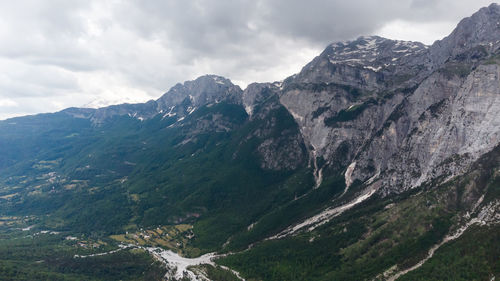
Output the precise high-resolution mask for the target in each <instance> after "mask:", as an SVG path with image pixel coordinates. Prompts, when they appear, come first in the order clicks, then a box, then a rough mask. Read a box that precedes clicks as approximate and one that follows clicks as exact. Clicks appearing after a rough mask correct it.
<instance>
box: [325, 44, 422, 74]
mask: <svg viewBox="0 0 500 281" xmlns="http://www.w3.org/2000/svg"><path fill="white" fill-rule="evenodd" d="M427 48H428V46H426V45H424V44H422V43H420V42H411V41H400V40H391V39H387V38H383V37H380V36H361V37H359V38H357V39H356V40H352V41H344V42H337V43H333V44H331V45H329V46H328V47H327V48H326V50H325V51H324V52H323V54H322V55H324V56H327V57H328V58H329V61H330V62H331V63H332V64H347V65H351V66H361V67H364V68H367V69H371V70H373V71H379V70H381V69H382V68H384V67H387V66H389V65H393V64H395V63H396V61H397V60H399V59H400V58H401V57H405V56H409V55H412V54H417V53H419V52H422V51H424V50H426V49H427Z"/></svg>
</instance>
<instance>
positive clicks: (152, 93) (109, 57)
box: [0, 0, 489, 119]
mask: <svg viewBox="0 0 500 281" xmlns="http://www.w3.org/2000/svg"><path fill="white" fill-rule="evenodd" d="M488 4H489V1H483V0H467V1H458V2H457V1H451V0H379V1H375V0H357V1H343V0H310V1H290V0H267V1H264V0H253V1H250V0H219V1H213V0H212V1H209V0H192V1H182V0H169V1H162V0H150V1H140V0H128V1H127V0H125V1H113V0H86V1H80V0H76V1H65V0H42V1H40V0H18V1H2V2H1V3H0V40H1V42H2V44H0V73H1V74H0V119H1V118H6V117H9V116H14V115H20V114H26V113H37V112H46V111H55V110H60V109H62V108H64V107H68V106H81V105H83V104H86V103H89V102H91V101H93V100H104V101H106V100H108V101H113V102H120V101H128V102H134V101H144V100H147V99H150V98H156V97H158V96H159V95H161V93H162V92H164V91H166V90H167V89H168V88H169V87H171V86H173V85H174V84H175V83H177V82H182V81H184V80H188V79H193V78H195V77H196V76H198V75H202V74H205V73H216V74H220V75H224V76H227V77H228V78H230V79H232V80H233V81H235V82H237V83H240V84H242V86H245V84H247V83H249V82H253V81H274V80H279V79H283V78H285V77H286V76H288V75H291V74H293V73H295V72H297V71H299V70H300V68H301V66H303V65H304V64H305V63H306V62H307V61H309V60H311V59H312V58H313V57H314V56H315V55H317V54H318V53H319V52H320V51H321V50H322V49H323V48H324V47H325V46H326V44H328V43H330V42H333V41H338V40H346V39H352V38H355V37H357V36H359V35H368V34H374V33H383V34H388V35H389V36H402V35H401V34H398V33H397V32H398V31H399V32H400V33H401V30H403V32H404V31H405V30H406V29H405V28H406V26H412V27H414V28H413V29H412V31H411V32H413V33H414V34H413V35H412V34H403V35H404V36H405V38H406V37H408V38H410V39H413V38H418V39H420V38H422V39H423V40H427V41H432V40H435V39H440V38H436V37H438V36H443V35H445V34H446V33H445V32H449V31H451V28H452V27H453V26H454V25H456V23H458V21H459V20H460V19H461V18H463V17H465V16H468V15H470V14H472V13H473V12H475V11H476V10H477V9H478V8H479V7H481V6H486V5H488ZM437 26H439V27H440V29H439V30H440V33H439V34H437V33H436V30H438V29H437V28H434V27H437ZM441 30H443V32H441ZM412 36H413V37H412ZM413 40H415V39H413Z"/></svg>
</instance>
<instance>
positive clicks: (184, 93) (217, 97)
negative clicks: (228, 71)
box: [157, 75, 242, 109]
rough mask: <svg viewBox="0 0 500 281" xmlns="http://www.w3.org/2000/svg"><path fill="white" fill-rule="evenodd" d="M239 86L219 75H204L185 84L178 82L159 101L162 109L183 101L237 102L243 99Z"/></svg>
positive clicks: (200, 104)
mask: <svg viewBox="0 0 500 281" xmlns="http://www.w3.org/2000/svg"><path fill="white" fill-rule="evenodd" d="M241 93H242V90H241V89H240V87H239V86H236V85H234V84H233V83H231V81H230V80H229V79H226V78H224V77H221V76H217V75H204V76H201V77H198V78H196V79H195V80H193V81H186V82H184V84H180V83H179V84H177V85H175V86H174V87H172V88H171V89H170V90H169V91H168V92H167V93H165V94H164V95H163V96H162V97H160V98H159V99H158V100H157V102H158V105H159V107H160V109H170V108H171V107H173V106H176V105H180V104H181V103H186V104H189V105H191V106H193V107H200V106H203V105H206V104H210V103H216V102H221V101H223V100H226V101H230V102H233V103H237V102H239V101H240V100H241Z"/></svg>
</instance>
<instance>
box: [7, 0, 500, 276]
mask: <svg viewBox="0 0 500 281" xmlns="http://www.w3.org/2000/svg"><path fill="white" fill-rule="evenodd" d="M499 76H500V6H499V5H497V4H491V5H490V6H489V7H485V8H482V9H480V10H479V11H478V12H476V13H474V14H473V15H472V16H471V17H468V18H465V19H463V20H462V21H460V23H459V24H458V25H457V27H456V28H455V30H454V31H453V32H452V33H451V34H450V35H449V36H447V37H445V38H443V39H442V40H439V41H436V42H435V43H434V44H432V45H431V46H427V45H424V44H422V43H418V42H408V41H398V40H390V39H386V38H382V37H378V36H362V37H359V38H357V39H355V40H352V41H346V42H337V43H333V44H331V45H329V46H327V47H326V49H325V50H324V51H323V52H322V53H321V54H320V55H318V56H317V57H316V58H314V59H313V60H312V61H311V62H310V63H308V64H307V65H306V66H304V67H303V69H302V70H301V71H300V72H299V73H297V74H295V75H293V76H291V77H288V78H286V79H284V80H283V81H279V82H273V83H253V84H250V85H249V86H248V87H247V88H246V89H244V90H242V89H241V88H240V87H239V86H237V85H234V84H232V82H231V81H230V80H229V79H226V78H224V77H220V76H216V75H206V76H202V77H199V78H197V79H195V80H194V81H187V82H184V83H183V84H177V85H175V86H174V87H172V88H171V89H170V90H169V91H168V92H166V93H165V94H164V95H162V96H161V97H160V98H159V99H157V100H152V101H149V102H146V103H140V104H120V105H114V106H109V107H104V108H98V109H90V108H68V109H65V110H63V111H60V112H57V113H51V114H40V115H34V116H25V117H18V118H12V119H8V120H5V121H0V154H1V155H2V158H1V159H0V215H3V216H4V217H3V218H4V219H2V220H1V222H3V223H2V224H0V227H2V231H3V232H2V233H3V234H2V235H3V237H4V240H5V242H2V244H1V245H0V252H1V253H2V255H0V276H4V277H6V278H7V279H8V278H13V279H12V280H29V279H22V278H21V279H14V277H11V276H10V275H9V274H11V273H12V270H13V269H12V266H13V264H14V265H15V264H18V263H25V264H26V265H32V264H34V263H35V262H38V261H40V260H41V262H39V263H37V264H36V267H37V268H38V269H37V270H39V271H40V270H43V271H44V272H47V273H46V274H53V275H47V276H57V278H61V279H60V280H73V279H71V278H76V279H75V280H83V279H85V280H120V279H123V280H127V278H131V279H129V280H135V279H140V278H146V277H144V276H146V275H143V276H142V277H140V276H139V275H137V276H136V275H133V274H131V275H129V276H123V275H116V274H115V275H106V274H108V273H106V274H105V273H103V272H104V271H102V272H101V271H99V274H103V275H102V276H104V277H102V276H101V275H96V274H97V273H96V271H83V270H82V269H81V266H82V265H81V264H80V265H78V262H75V261H74V259H73V258H72V257H71V254H75V253H76V252H78V251H83V252H85V251H90V250H89V249H87V248H86V249H80V248H81V247H80V246H79V245H80V244H79V243H84V242H85V243H94V244H95V243H100V242H95V241H101V242H102V243H103V244H102V245H105V246H102V247H109V248H110V249H113V247H115V248H116V247H117V245H119V244H120V243H121V244H122V245H124V244H131V245H135V246H140V247H145V246H159V247H161V248H164V249H170V250H172V251H174V252H177V253H179V254H181V255H183V256H185V257H195V256H200V255H202V254H206V253H210V252H214V253H217V254H216V255H217V258H216V259H214V262H215V263H214V264H212V265H206V266H203V265H201V266H199V267H196V266H195V267H193V268H191V269H188V271H189V272H191V273H192V274H194V275H190V274H191V273H189V272H186V274H185V276H184V278H195V279H196V278H199V280H206V279H209V280H233V279H231V278H235V280H238V279H240V278H244V279H247V280H396V279H397V280H495V278H496V277H499V276H500V263H499V261H500V258H499V257H500V247H499V245H500V243H498V242H499V241H500V224H499V223H500V77H499ZM14 226H16V227H18V228H23V227H28V231H32V232H35V231H37V230H38V231H40V230H42V229H43V231H49V230H50V231H52V232H54V233H56V234H54V235H55V236H56V237H59V236H60V240H62V241H63V242H60V241H59V240H57V239H56V240H54V241H52V240H50V239H48V238H46V239H48V240H43V241H45V242H36V243H35V242H32V244H29V243H28V242H26V243H27V244H22V243H21V244H16V243H18V242H13V241H14V239H18V238H19V235H20V234H19V233H21V234H22V233H23V231H19V230H18V231H17V232H16V231H14V230H12V229H13V227H14ZM29 227H33V230H31V228H29ZM166 229H169V231H173V230H172V229H177V230H175V231H177V232H178V233H177V232H175V233H177V234H176V235H177V236H176V237H177V238H172V237H171V238H168V239H167V238H165V237H166V236H165V233H167V230H166ZM168 233H170V232H168ZM44 234H47V233H44ZM58 235H59V236H58ZM155 235H156V236H158V237H163V238H162V239H163V240H161V239H160V240H158V239H157V240H154V239H153V238H151V237H152V236H153V237H156V236H155ZM146 236H147V238H146ZM167 236H168V235H167ZM171 236H172V235H171ZM61 237H62V238H61ZM64 237H66V238H67V237H74V238H75V239H72V238H71V239H64ZM31 239H34V240H29V241H35V240H36V239H42V238H33V237H31ZM51 239H53V238H51ZM169 239H170V240H169ZM68 240H69V242H68ZM73 240H74V241H73ZM23 241H24V240H23ZM89 241H93V242H89ZM162 241H163V242H162ZM33 243H34V244H33ZM44 243H45V244H44ZM61 243H62V244H61ZM26 245H36V246H32V247H35V248H36V247H39V250H37V251H38V252H37V253H38V254H37V256H36V257H32V256H31V255H29V254H26V255H25V256H22V255H21V256H17V255H13V254H12V249H16V247H28V246H26ZM40 245H45V246H43V247H42V246H40ZM61 245H64V247H68V248H64V247H63V246H61ZM85 245H87V244H85ZM99 245H101V244H99ZM78 247H80V248H78ZM62 248H64V251H63V250H60V249H62ZM23 249H24V248H23ZM37 249H38V248H37ZM56 249H59V251H63V252H64V253H65V254H64V255H63V256H66V259H63V260H64V262H65V263H64V266H61V265H60V264H61V261H60V260H61V258H60V257H57V258H56V257H54V253H58V252H57V250H56ZM75 249H76V250H75ZM102 249H103V248H100V247H95V249H92V250H91V252H92V253H99V252H100V251H101V250H102ZM120 249H121V248H120ZM74 251H76V252H74ZM123 251H126V250H123ZM68 253H70V254H68ZM78 253H79V252H78ZM114 255H117V254H114V252H113V254H110V255H107V256H106V259H108V260H106V261H105V262H104V261H100V260H99V258H97V257H96V258H94V259H95V262H96V263H97V264H106V262H110V261H109V260H113V259H115V260H120V259H123V258H124V257H123V256H119V257H115V256H114ZM121 255H124V254H123V253H122V254H121ZM153 256H154V255H153ZM114 257H115V258H114ZM103 258H104V257H103ZM147 258H148V256H145V257H143V256H141V259H138V260H139V261H143V260H145V259H147ZM133 260H134V259H132V261H131V262H130V264H131V265H130V266H131V267H133V266H134V264H135V265H136V266H143V265H142V264H140V263H139V262H135V263H134V262H133ZM144 263H146V262H144ZM68 264H71V265H72V266H71V267H68V266H67V265H68ZM139 264H140V265H139ZM166 264H167V266H166V268H163V267H161V266H160V267H159V268H160V269H155V270H158V272H162V274H159V275H158V276H156V275H155V277H154V278H159V279H161V278H171V279H174V278H178V276H179V275H178V274H176V272H175V270H173V269H172V268H169V266H168V261H167V263H166ZM86 266H88V265H86ZM67 268H70V269H67ZM161 268H163V269H161ZM9 270H10V271H9ZM16 270H17V271H16V274H17V275H16V276H19V275H23V274H24V275H23V276H30V275H29V274H34V273H33V272H31V271H29V270H28V269H24V271H23V269H19V268H17V269H16ZM141 270H143V269H141ZM162 270H164V271H166V273H165V272H163V271H162ZM172 270H173V272H171V271H172ZM25 271H26V272H25ZM144 272H149V271H144ZM164 273H165V274H166V275H163V274H164ZM188 273H189V274H188ZM236 273H237V274H236ZM110 274H111V273H110ZM151 274H152V273H151ZM44 276H45V275H44ZM147 276H149V277H147V278H153V277H151V276H152V275H147ZM162 276H166V277H162ZM193 276H194V277H193ZM26 278H28V277H26ZM100 278H101V279H100ZM154 278H153V279H154ZM203 278H205V279H203ZM8 280H10V279H8ZM144 280H148V279H144ZM150 280H151V279H150Z"/></svg>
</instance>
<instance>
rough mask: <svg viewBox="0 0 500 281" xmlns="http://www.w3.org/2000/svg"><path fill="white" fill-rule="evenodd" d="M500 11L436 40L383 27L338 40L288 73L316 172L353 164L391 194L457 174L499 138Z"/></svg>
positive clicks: (291, 99) (288, 96) (353, 175)
mask: <svg viewBox="0 0 500 281" xmlns="http://www.w3.org/2000/svg"><path fill="white" fill-rule="evenodd" d="M499 11H500V8H499V6H498V5H496V4H492V5H491V6H490V7H488V8H483V9H481V10H480V11H479V12H477V13H476V14H474V15H473V16H472V17H470V18H467V19H464V20H463V21H461V22H460V24H459V25H458V26H457V28H456V29H455V30H454V31H453V33H452V34H451V35H450V36H448V37H446V38H445V39H443V40H441V41H437V42H436V43H434V44H433V45H432V46H430V47H427V46H424V45H422V44H419V43H413V42H401V41H392V40H388V39H383V38H380V37H361V38H358V39H357V40H355V41H350V42H343V43H335V44H332V45H331V46H329V47H328V48H327V49H326V50H325V51H324V52H323V53H322V54H321V55H320V56H318V57H317V58H316V59H314V60H313V61H312V62H311V63H310V64H308V65H307V66H306V67H304V69H303V70H302V71H301V72H300V73H299V74H297V75H296V76H294V77H291V78H289V79H287V80H285V82H284V86H283V90H282V91H281V92H280V101H281V103H282V104H283V105H284V106H285V107H286V108H287V109H288V110H289V112H290V113H291V114H292V115H293V116H294V118H295V120H296V122H297V123H298V124H299V127H300V130H301V133H302V135H303V138H304V139H305V140H306V143H307V145H308V148H309V151H310V157H311V159H312V162H314V165H316V167H317V169H316V173H317V178H320V177H319V174H320V173H321V172H327V173H328V172H338V171H339V169H346V167H347V166H349V167H350V168H349V169H348V170H349V172H348V179H346V183H348V184H349V183H352V182H354V181H355V180H359V181H361V182H367V181H368V183H369V182H373V181H374V180H375V179H381V180H382V183H383V184H382V185H381V190H383V193H384V194H387V193H388V192H401V191H404V190H406V189H408V188H412V187H415V186H418V185H420V184H422V183H424V182H426V181H428V180H431V179H434V178H437V177H440V176H443V179H444V180H446V179H447V178H449V177H451V176H453V175H457V174H460V173H461V172H463V171H465V169H467V167H468V166H469V165H470V164H471V163H472V162H473V161H475V160H476V159H478V157H479V156H481V155H482V154H484V153H486V152H488V151H489V150H491V149H492V148H493V147H495V146H496V145H497V144H498V143H499V138H498V135H499V133H500V123H499V121H498V120H499V118H498V112H500V111H499V101H500V100H499V96H500V95H499V93H500V88H499V87H500V80H499V77H498V75H499V72H498V71H499V65H498V54H500V52H499V47H500V40H499V39H500V33H499V30H500V28H499V24H498V22H499V21H500V14H499ZM316 163H322V164H321V165H319V164H316ZM323 163H324V164H323Z"/></svg>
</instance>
